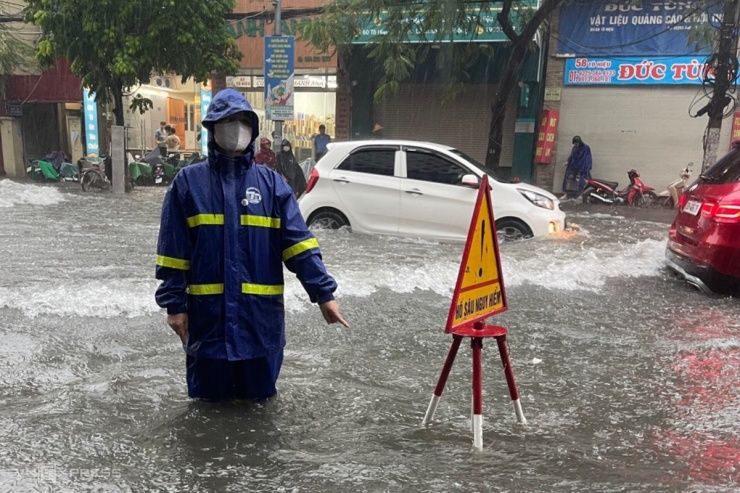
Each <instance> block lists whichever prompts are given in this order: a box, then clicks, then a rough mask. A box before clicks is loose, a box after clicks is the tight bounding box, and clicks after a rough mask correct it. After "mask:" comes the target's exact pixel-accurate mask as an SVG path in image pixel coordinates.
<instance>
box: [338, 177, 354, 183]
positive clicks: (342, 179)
mask: <svg viewBox="0 0 740 493" xmlns="http://www.w3.org/2000/svg"><path fill="white" fill-rule="evenodd" d="M334 181H335V182H337V183H350V181H349V180H348V179H347V178H334Z"/></svg>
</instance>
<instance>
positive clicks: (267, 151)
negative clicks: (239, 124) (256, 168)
mask: <svg viewBox="0 0 740 493" xmlns="http://www.w3.org/2000/svg"><path fill="white" fill-rule="evenodd" d="M271 146H272V144H271V143H270V139H265V138H262V139H260V150H259V151H257V154H255V155H254V162H255V163H257V164H264V165H265V166H267V167H268V168H270V169H273V170H277V164H276V162H275V153H274V152H273V150H272V149H271ZM278 173H280V171H278Z"/></svg>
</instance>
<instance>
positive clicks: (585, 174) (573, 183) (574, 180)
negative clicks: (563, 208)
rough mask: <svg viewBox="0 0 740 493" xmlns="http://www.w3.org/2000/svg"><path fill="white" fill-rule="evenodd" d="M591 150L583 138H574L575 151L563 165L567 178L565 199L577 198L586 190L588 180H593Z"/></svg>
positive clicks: (564, 181)
mask: <svg viewBox="0 0 740 493" xmlns="http://www.w3.org/2000/svg"><path fill="white" fill-rule="evenodd" d="M592 164H593V159H592V158H591V148H590V147H589V146H588V145H586V143H584V142H583V140H582V139H581V137H579V136H578V135H576V136H575V137H573V149H572V150H571V152H570V156H569V157H568V160H567V161H566V162H565V163H564V164H563V165H564V166H566V168H565V176H564V177H563V193H564V194H565V195H564V197H569V196H577V195H579V194H580V193H581V192H583V190H584V189H585V188H586V178H591V166H592Z"/></svg>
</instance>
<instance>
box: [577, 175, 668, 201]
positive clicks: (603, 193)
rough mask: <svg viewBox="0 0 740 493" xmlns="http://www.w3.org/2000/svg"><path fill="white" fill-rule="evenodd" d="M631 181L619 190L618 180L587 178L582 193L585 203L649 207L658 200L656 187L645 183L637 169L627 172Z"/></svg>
mask: <svg viewBox="0 0 740 493" xmlns="http://www.w3.org/2000/svg"><path fill="white" fill-rule="evenodd" d="M627 177H628V178H629V180H630V182H629V185H627V186H626V187H625V188H624V189H622V190H619V189H618V187H619V183H618V182H616V181H607V180H600V179H598V178H586V189H585V190H584V191H583V193H582V194H581V197H582V199H583V203H584V204H611V205H621V204H627V205H634V206H637V207H648V206H651V205H653V204H654V203H655V202H656V201H657V200H658V195H657V194H656V193H655V189H654V188H653V187H650V186H648V185H645V183H643V181H642V180H640V174H639V173H638V172H637V170H635V169H631V170H629V171H628V172H627Z"/></svg>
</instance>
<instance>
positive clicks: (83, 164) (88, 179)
mask: <svg viewBox="0 0 740 493" xmlns="http://www.w3.org/2000/svg"><path fill="white" fill-rule="evenodd" d="M77 166H78V167H79V168H80V185H82V190H84V191H85V192H87V191H89V190H91V189H97V190H110V184H111V182H110V180H109V179H108V176H107V175H106V173H105V169H104V166H105V164H104V163H103V164H101V163H99V162H95V161H90V160H88V159H87V158H81V159H80V160H79V161H77Z"/></svg>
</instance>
